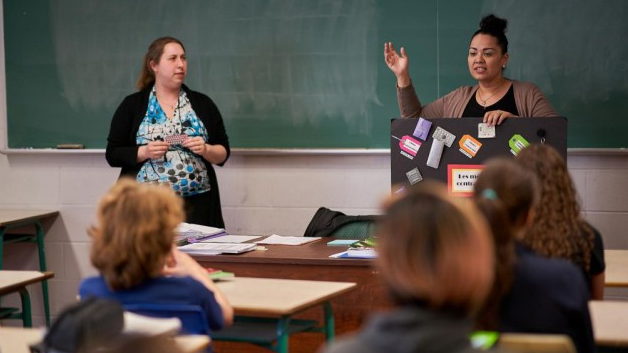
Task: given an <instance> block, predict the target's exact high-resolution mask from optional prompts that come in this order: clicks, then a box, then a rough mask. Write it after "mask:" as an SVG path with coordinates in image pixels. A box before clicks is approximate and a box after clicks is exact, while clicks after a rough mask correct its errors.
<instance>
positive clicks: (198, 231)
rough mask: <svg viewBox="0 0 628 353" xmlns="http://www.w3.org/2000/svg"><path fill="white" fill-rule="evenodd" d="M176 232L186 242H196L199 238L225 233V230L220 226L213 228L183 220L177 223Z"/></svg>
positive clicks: (203, 238) (204, 238)
mask: <svg viewBox="0 0 628 353" xmlns="http://www.w3.org/2000/svg"><path fill="white" fill-rule="evenodd" d="M177 233H178V234H179V237H180V238H183V239H185V240H186V241H187V242H188V243H196V242H199V241H201V240H206V239H209V238H214V237H220V236H223V235H226V234H227V232H225V230H224V229H222V228H214V227H208V226H202V225H200V224H192V223H185V222H184V223H181V224H179V226H178V227H177Z"/></svg>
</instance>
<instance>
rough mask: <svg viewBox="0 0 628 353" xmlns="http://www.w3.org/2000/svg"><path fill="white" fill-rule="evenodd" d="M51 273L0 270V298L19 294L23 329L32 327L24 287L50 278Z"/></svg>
mask: <svg viewBox="0 0 628 353" xmlns="http://www.w3.org/2000/svg"><path fill="white" fill-rule="evenodd" d="M53 276H54V273H52V272H37V271H2V270H0V296H3V295H5V294H9V293H14V292H19V293H20V299H21V301H22V312H21V313H20V315H21V317H22V322H23V324H24V327H32V326H33V322H32V318H31V301H30V296H29V295H28V291H27V290H26V286H28V285H29V284H33V283H37V282H42V281H45V280H47V279H49V278H52V277H53Z"/></svg>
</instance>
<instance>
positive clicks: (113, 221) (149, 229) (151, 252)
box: [88, 178, 184, 290]
mask: <svg viewBox="0 0 628 353" xmlns="http://www.w3.org/2000/svg"><path fill="white" fill-rule="evenodd" d="M96 217H97V225H95V226H92V227H91V228H90V229H89V231H88V232H89V235H90V236H91V237H92V240H93V243H92V249H91V260H92V264H93V265H94V267H95V268H96V269H98V270H99V271H100V273H101V274H102V275H103V277H104V278H105V281H106V282H107V285H108V286H109V287H110V288H111V289H112V290H120V289H127V288H132V287H134V286H136V285H138V284H140V283H141V282H142V281H144V280H145V279H147V278H154V277H158V276H160V275H161V271H162V269H163V266H164V264H165V261H166V257H167V256H168V254H169V252H170V249H171V248H172V244H173V241H174V235H175V228H176V226H177V225H178V224H179V223H181V222H182V221H183V219H184V212H183V201H182V200H181V198H179V197H178V196H176V194H175V193H174V192H173V191H172V190H171V189H170V188H167V187H164V186H158V185H151V184H140V183H137V182H135V181H134V180H132V179H130V178H122V179H120V180H119V181H118V182H117V183H116V184H115V185H114V186H113V187H112V188H111V189H110V190H109V192H108V193H107V194H106V195H105V196H104V197H103V198H102V199H101V200H100V203H99V205H98V210H97V212H96Z"/></svg>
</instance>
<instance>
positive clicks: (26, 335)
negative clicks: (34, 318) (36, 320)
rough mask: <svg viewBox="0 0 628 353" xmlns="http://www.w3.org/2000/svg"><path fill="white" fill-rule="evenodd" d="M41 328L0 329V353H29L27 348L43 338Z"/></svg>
mask: <svg viewBox="0 0 628 353" xmlns="http://www.w3.org/2000/svg"><path fill="white" fill-rule="evenodd" d="M44 332H45V331H44V329H43V328H24V327H0V352H11V353H30V351H31V350H30V349H29V348H28V346H30V345H31V344H35V343H37V342H39V341H41V339H42V338H43V336H44Z"/></svg>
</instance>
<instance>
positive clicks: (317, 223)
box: [303, 207, 380, 240]
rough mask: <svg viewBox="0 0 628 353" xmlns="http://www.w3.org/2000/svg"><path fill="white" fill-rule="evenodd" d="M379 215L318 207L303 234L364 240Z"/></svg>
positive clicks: (371, 230)
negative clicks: (347, 212) (345, 212)
mask: <svg viewBox="0 0 628 353" xmlns="http://www.w3.org/2000/svg"><path fill="white" fill-rule="evenodd" d="M379 217H380V216H376V215H367V216H364V215H360V216H350V215H346V214H344V213H342V212H340V211H333V210H330V209H329V208H327V207H319V208H318V210H316V212H315V213H314V216H313V217H312V219H311V220H310V223H309V224H308V225H307V228H306V229H305V233H304V234H303V235H304V236H306V237H335V238H340V239H357V240H364V239H366V238H368V237H370V236H372V235H373V230H374V228H375V226H374V225H375V222H376V221H377V220H378V218H379Z"/></svg>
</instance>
